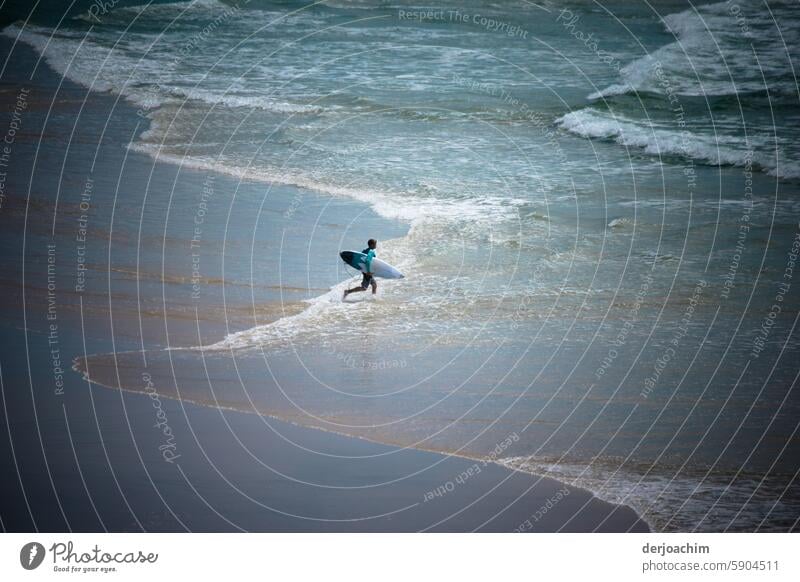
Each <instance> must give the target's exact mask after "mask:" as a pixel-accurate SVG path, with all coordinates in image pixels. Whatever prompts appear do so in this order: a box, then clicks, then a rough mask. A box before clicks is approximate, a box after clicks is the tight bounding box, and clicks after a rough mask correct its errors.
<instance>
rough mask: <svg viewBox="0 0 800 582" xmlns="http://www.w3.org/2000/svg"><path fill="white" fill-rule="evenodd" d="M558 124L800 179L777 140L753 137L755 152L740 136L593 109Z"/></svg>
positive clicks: (648, 148)
mask: <svg viewBox="0 0 800 582" xmlns="http://www.w3.org/2000/svg"><path fill="white" fill-rule="evenodd" d="M556 123H557V124H558V125H559V126H560V127H561V128H563V129H565V130H566V131H569V132H571V133H574V134H576V135H579V136H582V137H589V138H600V139H611V140H614V141H616V142H617V143H619V144H620V145H624V146H628V147H636V148H641V149H643V150H644V151H645V152H647V153H648V154H651V155H654V156H683V157H686V158H692V159H694V160H698V161H701V162H703V163H707V164H711V165H733V166H745V165H746V163H747V161H748V159H751V160H752V162H753V164H754V165H756V166H758V167H761V168H763V169H764V170H765V171H767V172H768V173H770V174H772V175H779V176H781V177H784V178H798V177H800V161H798V160H792V159H786V156H785V155H784V154H783V153H782V151H781V149H780V147H779V148H778V149H777V150H776V149H775V146H774V140H775V138H774V137H773V138H772V139H773V145H772V147H771V144H770V143H769V140H768V139H767V138H764V137H761V136H755V135H751V136H750V146H751V148H753V150H755V152H753V150H748V148H747V144H746V143H745V142H744V140H743V139H742V137H741V136H738V135H727V134H723V133H719V132H717V133H707V134H704V133H697V132H690V131H689V130H681V129H678V128H677V127H671V126H670V124H668V123H666V122H662V123H657V122H653V121H650V120H642V121H639V120H634V119H631V118H628V117H624V116H622V115H620V114H615V113H613V112H605V111H600V110H597V109H594V108H591V107H589V108H586V109H581V110H578V111H573V112H572V113H568V114H566V115H564V116H563V117H561V118H560V119H558V120H557V121H556ZM672 125H676V124H672ZM787 145H788V144H787ZM751 152H752V153H751Z"/></svg>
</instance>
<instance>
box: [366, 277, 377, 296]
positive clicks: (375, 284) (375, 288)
mask: <svg viewBox="0 0 800 582" xmlns="http://www.w3.org/2000/svg"><path fill="white" fill-rule="evenodd" d="M370 283H371V285H372V294H373V295H375V294H376V293H377V292H378V283H377V282H376V281H375V277H373V278H372V281H371V282H370ZM365 291H366V289H365Z"/></svg>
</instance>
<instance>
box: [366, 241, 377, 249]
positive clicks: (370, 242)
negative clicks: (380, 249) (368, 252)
mask: <svg viewBox="0 0 800 582" xmlns="http://www.w3.org/2000/svg"><path fill="white" fill-rule="evenodd" d="M377 244H378V241H376V240H375V239H374V238H371V239H369V240H368V241H367V246H368V247H369V248H371V249H374V248H375V246H376V245H377Z"/></svg>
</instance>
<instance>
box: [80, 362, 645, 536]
mask: <svg viewBox="0 0 800 582" xmlns="http://www.w3.org/2000/svg"><path fill="white" fill-rule="evenodd" d="M178 349H184V348H178ZM186 349H197V348H186ZM91 355H92V354H89V357H91ZM101 355H105V354H101ZM76 360H77V358H76ZM72 370H73V371H74V372H75V373H76V374H79V375H81V376H83V378H84V380H85V381H86V382H87V383H90V384H93V385H95V386H98V387H100V388H103V389H106V390H111V391H122V392H127V393H129V394H135V395H139V396H141V397H145V396H147V395H148V394H147V392H143V391H137V390H133V389H131V388H121V387H115V386H109V385H106V384H103V383H101V382H98V381H95V380H92V379H91V378H90V377H89V373H88V372H85V371H81V370H79V369H78V368H77V362H76V361H75V360H73V365H72ZM159 397H161V398H166V399H168V400H171V401H173V402H180V403H181V404H182V405H183V404H185V403H188V404H190V405H191V406H197V407H202V408H207V409H210V410H219V411H223V412H233V413H235V414H247V415H249V414H252V415H255V416H260V417H264V418H270V419H272V420H277V421H279V422H282V423H287V424H291V425H293V426H295V427H297V428H300V429H303V430H312V431H319V432H323V433H329V434H334V435H337V436H340V437H344V438H348V439H357V440H361V441H365V442H368V443H371V444H375V445H381V446H385V447H392V448H394V449H396V452H402V451H406V450H407V451H420V452H424V453H431V454H435V455H439V456H442V457H455V458H458V459H464V460H467V461H475V462H480V463H483V464H484V466H485V465H486V464H488V463H492V464H493V465H496V466H498V467H501V468H503V469H504V470H507V471H509V472H512V473H513V472H518V473H521V474H523V475H528V476H533V477H536V478H537V479H538V480H543V481H547V482H550V481H552V482H553V483H558V484H559V485H561V486H563V487H568V488H569V489H574V490H578V491H582V492H584V493H585V494H586V495H589V496H591V498H593V499H596V500H597V501H598V502H600V503H604V504H606V505H609V506H611V507H614V508H618V509H621V510H625V511H631V512H633V514H634V515H635V516H636V519H637V520H638V521H640V522H641V523H643V524H644V525H645V526H646V528H647V532H648V533H650V532H652V531H653V526H652V525H651V524H650V523H649V522H648V521H647V520H646V519H645V518H644V517H642V516H641V515H639V514H638V513H637V512H636V510H635V509H634V508H632V507H631V506H629V505H625V504H620V503H614V502H611V501H607V500H605V499H603V498H601V497H600V496H599V495H597V494H596V493H595V492H593V491H591V490H589V489H586V488H584V487H580V486H577V485H573V484H571V483H566V482H564V481H560V480H558V479H554V478H553V477H550V476H547V475H543V474H540V473H537V472H534V471H526V470H525V469H523V468H520V467H517V466H513V465H511V464H509V463H507V462H504V461H505V459H504V458H494V459H491V458H488V457H481V456H478V455H470V454H467V453H463V452H452V451H446V450H441V449H434V448H425V447H411V446H404V445H401V444H399V443H392V442H385V441H380V440H375V439H371V438H369V437H366V436H363V435H357V434H349V433H346V432H343V431H336V430H332V429H329V428H324V427H321V426H314V425H310V424H303V423H300V422H297V421H295V420H293V419H291V418H286V417H282V416H279V415H277V414H266V413H262V412H258V411H252V412H245V411H243V410H240V409H235V408H231V407H226V406H222V405H212V404H209V403H204V402H198V401H194V400H191V399H186V398H174V397H172V396H169V395H159ZM533 487H535V485H534V486H533Z"/></svg>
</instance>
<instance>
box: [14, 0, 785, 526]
mask: <svg viewBox="0 0 800 582" xmlns="http://www.w3.org/2000/svg"><path fill="white" fill-rule="evenodd" d="M3 34H4V35H5V36H6V37H8V39H11V40H13V41H15V42H22V43H25V44H27V45H30V46H31V47H33V48H34V49H35V50H36V51H37V53H38V54H39V55H40V56H41V57H42V58H43V62H44V63H46V65H47V66H49V67H51V68H52V69H54V70H55V71H56V72H57V73H59V74H61V75H63V76H65V77H67V78H68V79H70V80H71V81H73V82H75V83H78V84H80V85H82V86H84V87H88V88H91V90H92V91H96V92H100V93H110V94H112V95H116V96H120V97H121V98H123V99H125V100H126V101H127V102H129V103H130V104H132V105H133V106H134V107H135V108H136V109H137V110H138V116H139V117H140V119H141V123H142V124H143V127H145V131H144V132H142V133H140V134H139V135H138V136H137V137H136V138H135V139H134V140H133V141H132V142H131V143H130V144H129V145H128V146H127V147H128V148H129V150H130V151H135V152H143V153H146V154H148V155H150V156H152V157H153V158H154V159H156V160H159V161H162V162H166V163H169V164H174V165H180V166H181V167H182V168H184V169H187V170H190V171H192V170H198V171H203V172H216V173H220V174H224V175H226V176H229V177H233V178H236V179H241V180H242V181H246V182H248V183H261V184H263V185H264V186H263V188H264V191H265V192H266V194H265V199H269V197H270V196H272V197H275V196H289V195H290V194H287V192H291V190H290V189H285V188H284V189H283V190H281V189H277V190H272V189H271V187H272V185H278V186H281V187H296V188H301V189H306V190H310V191H313V192H315V193H316V194H318V195H320V196H322V197H327V198H330V199H332V200H347V201H350V202H355V203H356V204H353V205H350V206H346V207H344V209H342V207H337V210H332V209H331V208H329V207H328V206H327V205H321V206H319V207H318V208H314V209H313V212H311V213H309V212H307V211H306V212H304V211H303V210H304V209H301V208H297V205H298V204H300V202H299V201H300V200H301V199H300V198H297V204H293V202H292V200H288V201H286V200H283V202H282V204H283V207H284V208H285V210H284V214H283V217H284V219H285V220H287V221H289V222H291V223H293V225H294V228H295V235H297V233H298V232H299V233H301V234H300V236H301V237H302V236H304V237H306V238H307V239H309V240H311V241H312V243H313V241H314V239H315V233H316V232H317V230H318V229H320V228H323V227H324V228H333V229H338V231H340V232H341V233H342V239H343V238H344V237H345V236H347V237H350V238H352V237H354V236H355V237H357V238H358V239H359V240H360V239H362V238H363V239H364V241H366V239H367V238H370V237H375V238H378V239H380V243H379V249H378V256H379V257H381V258H383V259H384V260H387V261H389V262H391V263H392V264H395V265H396V266H397V267H398V268H400V269H402V270H403V271H404V272H405V274H406V279H404V280H403V281H402V282H386V283H383V284H382V285H381V288H380V293H379V296H378V298H377V299H375V300H373V299H371V298H369V297H366V298H362V297H359V298H358V299H354V300H353V301H352V302H350V301H348V302H342V301H341V292H342V289H343V288H345V287H346V286H350V285H352V278H351V277H352V275H353V273H352V272H347V271H346V270H345V267H344V265H343V264H340V263H339V262H338V258H337V255H338V251H339V250H341V249H339V248H330V249H329V254H330V257H329V259H328V258H326V255H325V253H326V249H324V248H320V247H318V246H314V245H313V244H312V245H311V246H310V247H309V248H313V250H314V255H313V256H311V255H310V253H311V251H310V250H309V252H308V253H305V252H299V251H297V250H295V249H294V248H292V246H291V245H290V246H287V247H283V246H281V247H279V248H275V247H271V248H258V247H256V246H254V245H251V246H250V247H248V246H247V245H242V246H241V248H240V251H241V260H240V261H234V262H233V264H231V265H229V266H226V267H225V276H226V277H231V278H233V279H235V280H236V281H237V282H239V283H242V282H243V283H244V284H245V285H246V284H247V282H248V281H250V282H252V281H253V280H254V279H258V281H259V283H264V284H266V283H270V282H271V283H273V284H275V285H278V286H280V285H281V284H282V281H283V280H282V279H281V277H280V275H282V274H284V273H285V274H287V275H288V276H290V277H291V276H300V278H301V279H304V280H305V281H306V282H307V283H309V284H308V285H307V287H308V288H309V289H311V288H316V290H315V291H313V292H312V291H309V292H308V293H307V294H306V295H305V296H304V297H303V298H302V299H303V300H304V301H305V303H304V305H303V307H302V309H300V310H299V311H296V312H295V311H293V312H292V313H291V314H289V315H287V316H286V317H282V318H280V319H278V320H277V321H275V322H272V323H269V324H266V325H253V326H250V327H248V326H241V325H240V326H238V327H237V328H236V329H231V330H230V331H229V333H227V335H226V334H221V335H220V336H219V337H218V338H214V339H213V340H211V341H209V342H208V343H207V344H206V345H205V346H203V349H202V350H200V349H199V347H198V346H181V347H182V348H187V347H188V348H195V349H188V350H187V349H183V350H180V356H178V357H180V358H187V359H188V360H191V359H192V358H195V359H197V358H199V357H200V355H199V354H201V353H202V354H203V355H204V357H206V358H208V359H209V361H211V362H212V364H211V365H212V367H213V365H214V364H213V362H215V361H218V362H220V364H219V365H220V366H223V364H222V362H223V361H224V360H225V359H230V358H233V359H234V360H235V361H237V362H241V364H240V365H241V370H240V369H239V368H237V370H236V373H237V377H236V383H237V385H238V383H239V382H240V381H241V382H242V383H243V384H244V385H246V386H247V390H245V391H244V392H242V391H241V389H239V390H238V392H237V390H235V389H234V388H233V387H231V386H232V384H231V386H229V385H228V382H231V383H233V380H231V379H230V378H229V377H226V376H225V375H223V374H221V373H220V375H214V378H215V379H218V385H219V392H220V393H221V394H226V395H227V399H226V406H227V407H229V408H234V409H237V410H253V409H255V410H256V411H258V412H263V413H265V414H275V415H277V416H282V417H286V418H291V419H292V420H294V421H297V422H299V423H301V424H302V423H305V424H311V425H315V426H324V427H326V428H329V429H331V430H333V429H335V430H338V431H340V432H344V433H347V434H357V435H361V436H367V437H369V438H374V439H376V440H382V441H385V442H392V443H401V444H405V445H409V446H417V447H420V448H429V449H436V450H445V451H451V452H459V453H464V454H471V455H480V456H487V455H489V456H492V458H493V459H494V460H497V461H498V462H501V463H503V464H505V465H508V466H513V467H515V468H520V469H523V470H529V471H532V472H535V473H539V474H545V475H548V476H553V477H556V478H558V479H561V480H563V481H566V482H569V483H574V484H576V485H579V486H582V487H585V488H587V489H589V490H591V491H593V492H594V493H595V494H596V495H598V496H600V497H601V498H603V499H608V500H611V501H614V502H619V503H625V504H628V505H631V506H632V507H633V508H634V509H636V510H637V511H638V512H639V513H640V514H641V515H642V516H643V517H644V518H645V519H647V520H648V522H649V523H650V524H651V525H652V526H653V527H654V528H655V529H665V530H682V531H686V530H693V529H697V530H703V531H705V530H711V531H721V530H726V529H733V530H754V529H763V530H791V529H794V528H796V527H797V520H798V518H800V486H799V485H798V484H797V481H796V476H797V471H798V469H799V468H800V467H799V466H798V463H797V459H798V453H800V449H799V447H798V439H797V434H796V431H797V427H798V421H797V419H798V409H799V408H800V406H799V404H800V399H798V397H797V394H796V391H794V388H795V381H796V378H797V374H798V370H800V368H798V365H797V361H798V358H797V355H798V341H797V340H798V337H797V334H796V332H795V324H796V322H797V315H798V289H800V282H798V281H797V280H796V278H794V261H795V260H796V256H797V252H798V246H797V243H796V241H797V240H798V238H797V237H798V235H800V226H799V225H798V215H799V213H800V140H799V139H798V137H797V127H799V126H800V107H798V102H799V99H800V92H799V91H798V84H797V78H796V68H795V64H796V60H797V57H798V55H800V6H799V5H798V4H797V2H793V1H790V2H780V1H772V0H770V1H769V2H766V3H760V2H718V3H705V4H700V5H696V6H694V5H691V4H689V3H686V2H655V3H651V4H647V3H638V2H635V3H630V2H617V3H615V2H610V3H603V4H599V3H595V2H589V1H586V2H565V3H561V2H550V1H547V2H541V3H534V2H525V1H519V2H508V3H491V2H477V1H474V0H468V1H466V2H453V3H446V2H444V3H439V4H437V5H425V4H419V3H418V2H409V3H403V2H389V1H386V2H379V1H375V2H367V1H364V2H334V1H328V2H317V3H307V2H291V1H285V2H265V1H260V0H252V1H251V2H244V1H243V0H242V1H240V2H238V3H232V2H221V1H218V0H197V1H194V2H175V3H158V4H155V3H154V4H147V5H139V6H129V5H123V4H120V5H115V6H113V7H111V8H108V9H106V8H103V9H100V5H96V6H94V7H93V8H91V9H89V10H88V11H87V12H85V13H81V14H77V15H73V16H71V17H69V18H66V19H63V20H60V21H55V22H51V21H48V20H47V19H39V20H38V21H37V20H35V19H34V20H33V21H30V22H27V23H22V22H17V23H13V24H11V25H9V26H7V27H6V28H5V29H4V30H3ZM251 202H252V206H253V211H254V212H255V213H256V214H258V213H259V212H266V210H265V208H268V207H269V200H268V201H267V203H266V206H265V203H264V202H263V201H260V200H258V199H254V200H252V201H251ZM364 209H369V211H370V212H372V213H375V214H376V215H378V216H379V217H382V218H383V219H386V220H388V221H393V222H395V223H398V224H400V225H402V229H403V230H405V231H406V232H405V234H404V235H403V236H396V235H394V234H393V235H392V237H391V238H389V239H388V240H384V238H385V237H382V234H381V233H380V232H378V233H375V232H368V231H366V230H364V228H363V226H362V225H361V224H360V222H359V221H360V217H361V214H360V213H362V212H364ZM217 211H218V212H224V209H217ZM123 220H124V219H123ZM134 220H139V217H138V216H134V217H131V221H134ZM216 220H218V221H219V224H220V225H223V223H224V232H222V233H221V234H220V237H221V238H222V239H223V240H225V239H226V238H227V236H228V235H227V233H228V231H230V232H231V233H232V237H233V238H236V237H237V236H239V235H240V234H241V233H240V229H241V228H242V226H241V225H237V224H235V223H234V224H229V223H227V222H225V216H224V214H217V215H216ZM132 224H134V223H133V222H132ZM170 234H173V233H170ZM175 236H176V237H182V239H183V240H184V241H186V242H187V244H188V243H189V242H190V237H189V236H188V235H187V234H186V233H185V232H184V233H177V234H175ZM356 250H360V247H359V249H356ZM265 254H269V255H277V256H279V257H280V267H279V269H278V270H277V271H276V272H275V273H269V272H267V273H264V272H254V269H253V265H254V263H258V257H260V256H262V255H265ZM254 257H255V259H254ZM320 265H330V266H329V267H320ZM320 268H322V269H324V270H325V273H324V276H322V275H320V273H319V270H320ZM331 279H332V280H333V281H330V280H331ZM320 280H322V281H323V284H321V288H319V287H320ZM284 283H285V281H284ZM207 284H213V282H211V283H209V282H207ZM329 288H330V290H328V289H329ZM245 295H246V294H245ZM273 299H274V297H273ZM247 300H248V297H242V298H240V304H239V305H240V306H243V307H244V308H247V306H248V303H247ZM155 351H156V352H158V350H155ZM165 354H166V352H165V351H163V350H162V351H161V352H160V355H158V353H156V354H155V355H153V359H154V360H157V359H158V358H165V357H166V355H165ZM273 367H274V369H273ZM274 370H278V372H276V373H274V374H273V371H274ZM229 372H230V370H229ZM281 374H284V376H283V377H282V380H281V379H280V378H277V379H276V377H277V376H281ZM268 375H270V376H271V377H272V379H273V380H274V381H275V382H276V384H277V385H278V386H281V387H284V386H290V387H287V388H285V392H284V390H280V392H281V393H284V395H286V394H291V398H290V397H289V396H287V400H288V401H290V402H291V405H288V404H287V405H285V406H284V405H283V404H280V405H279V404H276V402H275V401H273V400H270V399H269V398H263V394H264V392H263V391H262V388H261V387H260V384H259V382H261V381H262V379H263V378H264V377H265V376H268ZM186 389H187V390H189V391H190V392H189V394H190V395H191V387H187V388H186ZM267 392H268V393H270V394H273V393H277V392H270V391H267ZM184 394H185V393H184ZM304 399H306V400H307V402H306V400H304ZM195 400H196V401H204V402H205V401H207V400H208V399H207V398H205V397H201V396H200V395H198V396H197V397H196V398H195ZM330 425H334V426H330ZM509 435H515V436H516V437H518V438H516V440H513V443H514V444H513V446H510V447H507V448H506V447H503V448H502V450H501V452H500V453H497V452H496V450H497V445H498V443H503V442H505V441H506V440H507V438H508V437H509Z"/></svg>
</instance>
